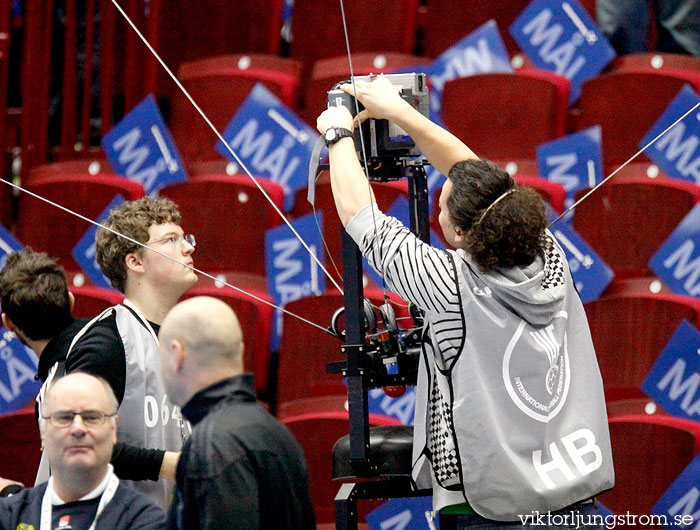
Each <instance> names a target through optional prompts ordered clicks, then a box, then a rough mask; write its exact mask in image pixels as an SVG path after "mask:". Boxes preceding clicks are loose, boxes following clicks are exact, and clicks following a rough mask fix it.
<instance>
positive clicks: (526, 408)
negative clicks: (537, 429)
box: [503, 313, 571, 423]
mask: <svg viewBox="0 0 700 530" xmlns="http://www.w3.org/2000/svg"><path fill="white" fill-rule="evenodd" d="M559 318H563V319H564V320H566V314H565V313H563V314H562V315H561V316H560V317H559ZM555 329H556V326H555V324H554V323H552V324H550V325H549V326H547V327H545V328H542V329H538V330H534V331H527V332H526V333H524V330H525V322H524V321H523V322H521V323H520V324H519V325H518V328H517V329H516V330H515V333H514V334H513V337H512V338H511V340H510V342H509V343H508V346H507V347H506V351H505V353H504V355H503V382H504V384H505V386H506V390H507V391H508V395H509V396H510V398H511V400H513V403H515V405H516V406H517V407H518V408H519V409H520V410H521V411H522V412H524V413H525V414H527V415H528V416H529V417H531V418H533V419H535V420H537V421H541V422H543V423H547V422H549V421H550V420H551V419H553V418H554V417H555V416H556V415H557V414H558V413H559V411H560V410H561V408H562V406H564V402H565V401H566V396H567V394H568V393H569V384H570V383H571V374H570V369H569V352H568V349H567V346H566V332H565V331H564V332H561V331H560V332H559V333H558V334H556V333H555ZM557 337H559V339H557Z"/></svg>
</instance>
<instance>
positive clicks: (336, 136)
mask: <svg viewBox="0 0 700 530" xmlns="http://www.w3.org/2000/svg"><path fill="white" fill-rule="evenodd" d="M346 136H352V131H351V130H349V129H345V128H343V127H330V128H329V129H327V130H326V133H325V134H324V135H323V139H324V140H325V141H326V145H327V146H331V145H333V144H334V143H336V142H337V141H338V140H340V139H341V138H345V137H346Z"/></svg>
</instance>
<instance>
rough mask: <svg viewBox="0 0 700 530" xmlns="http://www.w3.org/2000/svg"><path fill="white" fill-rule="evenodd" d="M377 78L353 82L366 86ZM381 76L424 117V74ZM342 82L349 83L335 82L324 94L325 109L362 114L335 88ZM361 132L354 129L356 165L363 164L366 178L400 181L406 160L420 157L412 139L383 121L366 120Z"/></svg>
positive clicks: (351, 99) (426, 106)
mask: <svg viewBox="0 0 700 530" xmlns="http://www.w3.org/2000/svg"><path fill="white" fill-rule="evenodd" d="M377 77H378V76H377V75H375V74H370V75H366V76H355V81H365V82H368V83H369V82H372V81H374V80H375V79H376V78H377ZM383 77H384V78H385V79H387V80H388V81H390V82H391V84H392V85H394V87H396V90H397V91H398V93H399V94H400V95H401V97H402V98H403V99H404V100H406V101H408V102H409V103H410V104H411V105H412V106H413V108H415V109H416V110H417V111H418V112H420V113H421V114H423V115H424V116H425V117H428V115H429V112H430V101H429V94H428V86H427V84H426V78H425V74H423V73H411V74H386V75H383ZM344 83H350V81H343V82H342V83H338V84H337V85H336V86H335V87H334V88H333V89H332V90H330V91H328V107H346V108H347V109H348V110H349V111H350V114H352V115H353V116H356V115H357V110H358V108H359V110H360V111H362V110H364V107H363V106H362V104H361V103H360V102H359V101H358V102H356V101H355V98H354V97H353V96H351V95H350V94H348V93H346V92H344V91H342V90H340V89H339V88H337V87H338V86H339V85H341V84H344ZM356 103H357V104H356ZM361 129H362V132H360V129H359V128H358V129H357V130H356V131H355V134H354V140H355V150H356V151H357V156H358V158H359V159H360V162H362V161H366V162H367V169H368V175H367V177H368V178H369V179H370V180H374V181H378V182H386V181H389V180H399V179H401V178H403V177H404V176H405V175H404V174H403V172H402V168H403V166H404V165H405V163H406V161H408V160H410V159H412V158H414V157H416V156H418V155H419V154H420V153H419V151H418V149H417V148H416V144H415V143H414V142H413V140H412V139H411V138H410V137H409V136H408V135H407V134H406V132H405V131H404V130H403V129H401V127H399V126H398V125H396V124H395V123H392V122H390V121H387V120H377V119H374V118H370V119H368V120H365V121H364V122H363V123H362V125H361ZM363 140H364V145H363Z"/></svg>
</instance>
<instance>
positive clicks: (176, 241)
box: [147, 234, 197, 247]
mask: <svg viewBox="0 0 700 530" xmlns="http://www.w3.org/2000/svg"><path fill="white" fill-rule="evenodd" d="M183 241H187V243H188V244H189V245H190V246H193V247H195V246H197V240H196V239H195V237H194V235H193V234H185V235H181V234H170V235H169V236H166V237H164V238H163V239H157V240H156V241H151V242H149V243H147V244H148V245H153V244H154V243H165V244H166V245H172V246H175V245H182V242H183Z"/></svg>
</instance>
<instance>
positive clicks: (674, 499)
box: [651, 454, 700, 530]
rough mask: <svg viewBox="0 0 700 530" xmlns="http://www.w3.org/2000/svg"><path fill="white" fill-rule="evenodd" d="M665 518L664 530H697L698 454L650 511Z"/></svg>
mask: <svg viewBox="0 0 700 530" xmlns="http://www.w3.org/2000/svg"><path fill="white" fill-rule="evenodd" d="M651 511H652V512H653V513H654V514H656V515H660V516H662V517H665V519H666V528H693V529H695V530H697V529H698V526H699V523H700V454H699V455H697V456H696V457H695V458H694V459H693V460H692V461H691V462H690V464H688V466H687V467H686V468H685V469H684V470H683V471H682V472H681V474H680V475H678V478H677V479H676V480H675V481H674V482H673V484H671V486H670V487H669V488H668V489H667V490H666V492H665V493H664V494H663V495H662V496H661V498H660V499H659V500H658V501H657V503H656V504H655V505H654V507H653V508H652V510H651Z"/></svg>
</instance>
